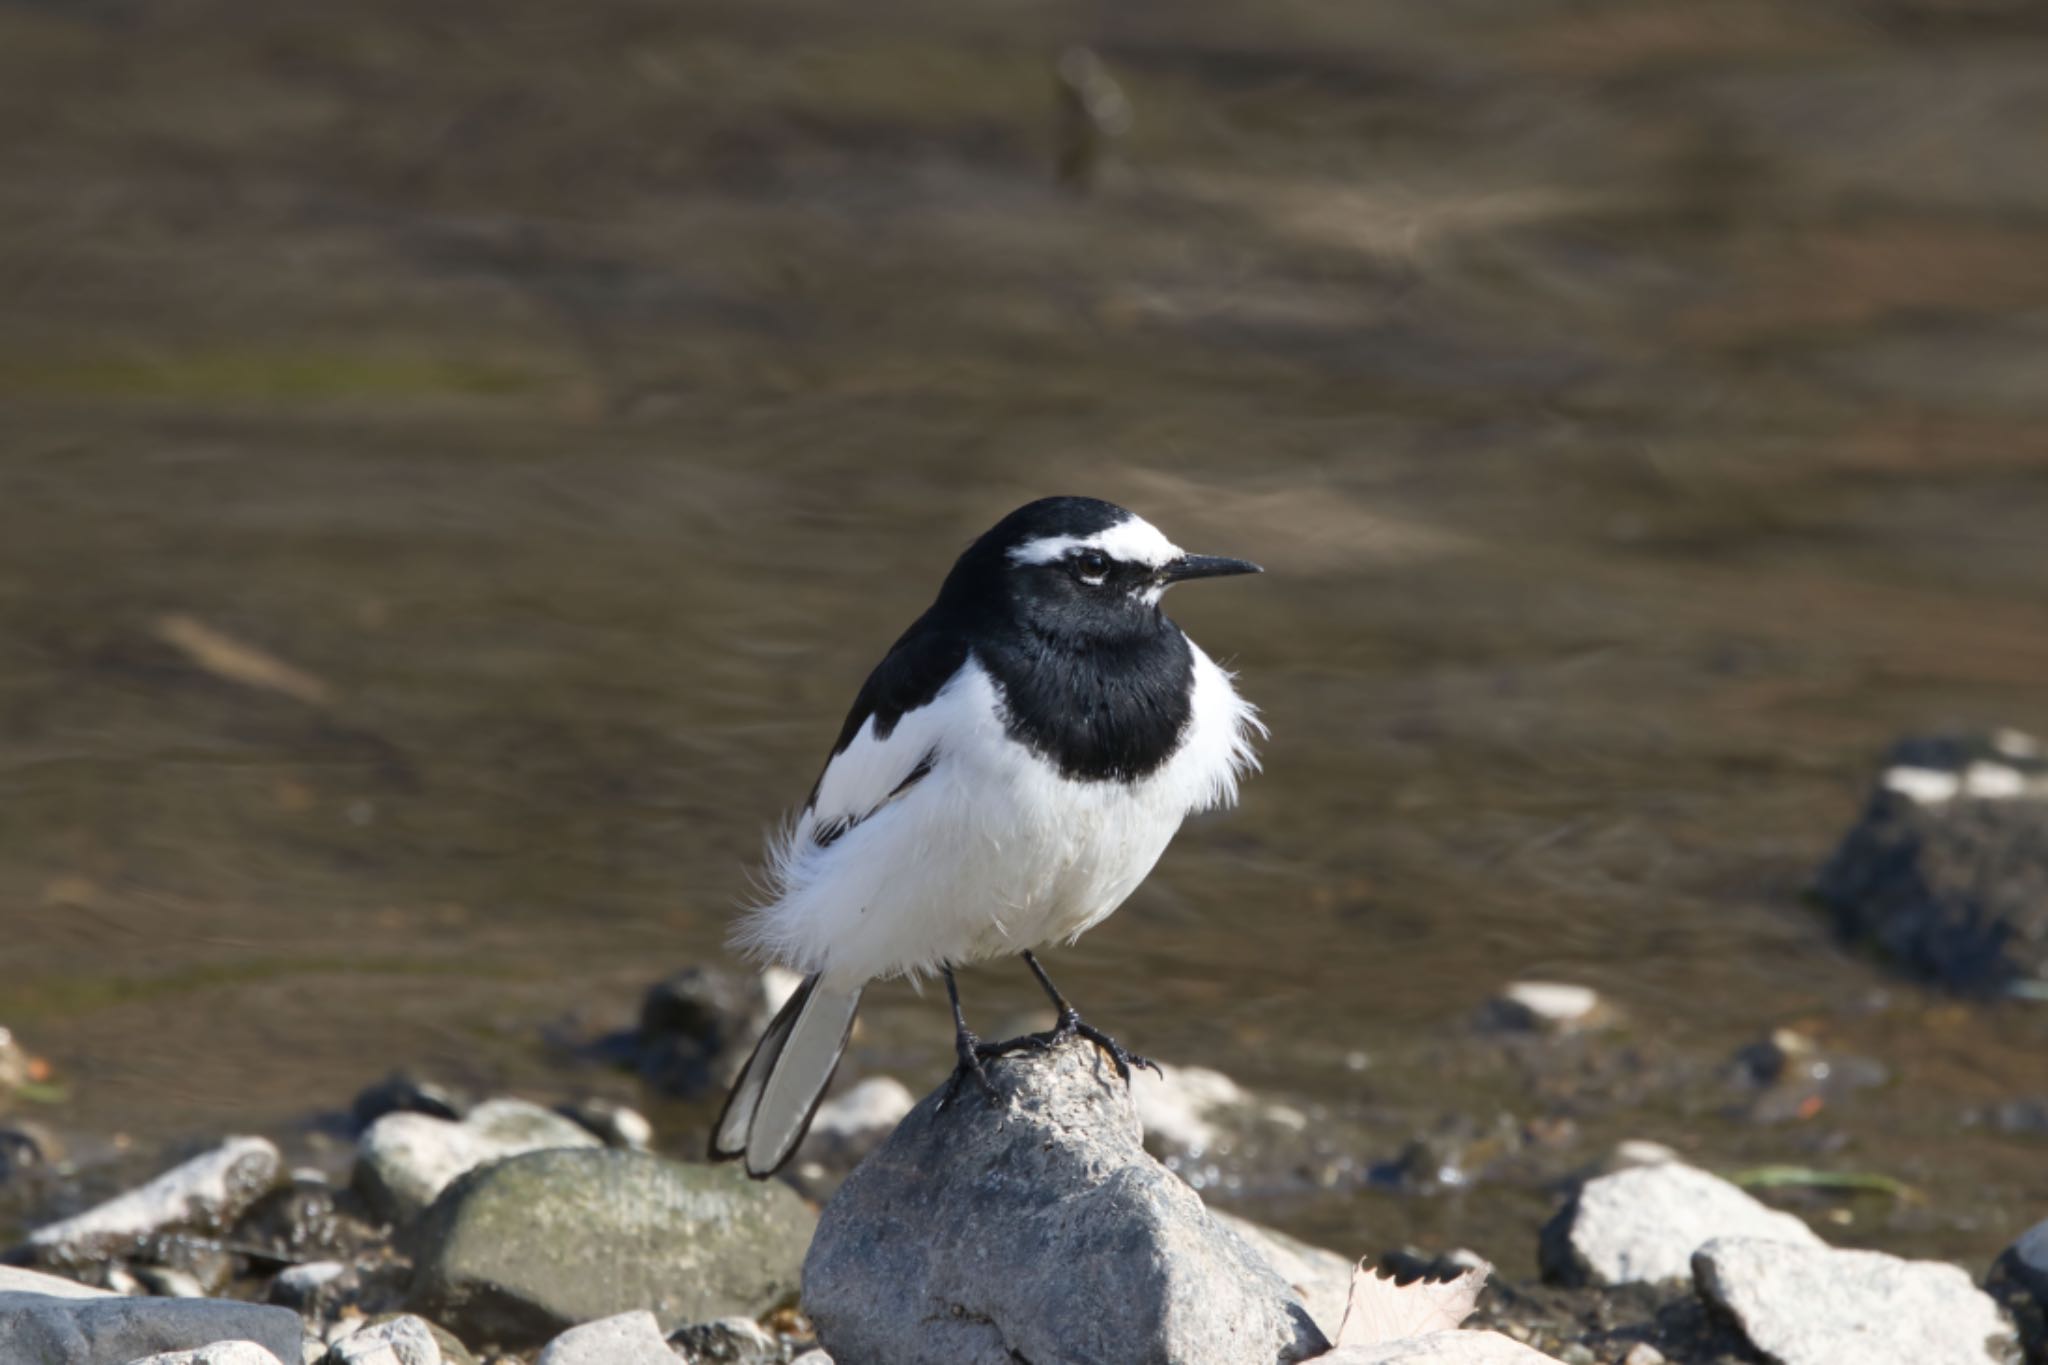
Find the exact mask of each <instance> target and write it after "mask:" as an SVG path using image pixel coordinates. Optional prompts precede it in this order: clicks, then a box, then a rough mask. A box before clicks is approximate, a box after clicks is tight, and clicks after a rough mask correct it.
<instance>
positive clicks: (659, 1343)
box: [534, 1311, 678, 1365]
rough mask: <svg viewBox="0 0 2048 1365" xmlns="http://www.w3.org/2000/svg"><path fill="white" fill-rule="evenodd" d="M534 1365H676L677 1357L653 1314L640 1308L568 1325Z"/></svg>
mask: <svg viewBox="0 0 2048 1365" xmlns="http://www.w3.org/2000/svg"><path fill="white" fill-rule="evenodd" d="M534 1365H678V1357H677V1355H676V1353H675V1352H674V1351H671V1350H670V1349H669V1348H668V1341H667V1339H666V1338H664V1337H663V1336H662V1334H661V1324H660V1323H658V1322H656V1321H655V1320H654V1314H652V1313H648V1312H644V1311H643V1312H639V1313H621V1314H619V1315H618V1316H617V1317H615V1318H599V1319H598V1320H597V1321H596V1322H586V1323H584V1324H583V1325H582V1326H581V1327H571V1328H570V1329H569V1330H568V1331H566V1332H564V1333H562V1335H560V1336H558V1337H556V1338H555V1339H554V1340H553V1341H551V1342H549V1343H548V1345H547V1349H546V1350H544V1351H542V1352H541V1353H540V1358H539V1359H538V1360H537V1361H535V1362H534Z"/></svg>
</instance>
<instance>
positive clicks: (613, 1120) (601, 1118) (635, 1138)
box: [556, 1099, 654, 1152]
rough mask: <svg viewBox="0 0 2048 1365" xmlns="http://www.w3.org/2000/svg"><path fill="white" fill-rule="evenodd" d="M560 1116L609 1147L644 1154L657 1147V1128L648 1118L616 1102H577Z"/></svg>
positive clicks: (569, 1105) (560, 1110) (595, 1100)
mask: <svg viewBox="0 0 2048 1365" xmlns="http://www.w3.org/2000/svg"><path fill="white" fill-rule="evenodd" d="M556 1112H558V1113H560V1114H561V1116H562V1117H563V1118H565V1119H568V1120H569V1121H570V1122H572V1123H574V1124H576V1125H577V1126H578V1127H580V1128H582V1129H583V1130H584V1131H585V1132H587V1133H589V1134H590V1135H591V1136H592V1137H594V1138H596V1139H597V1140H598V1141H600V1142H602V1143H603V1144H604V1145H605V1146H607V1147H622V1148H624V1149H625V1150H627V1151H629V1152H644V1151H646V1150H648V1149H649V1148H650V1147H652V1146H653V1145H654V1125H653V1124H652V1123H651V1122H649V1121H648V1118H647V1116H646V1115H645V1114H643V1113H641V1112H640V1111H639V1110H637V1109H629V1108H627V1107H626V1106H625V1105H623V1104H619V1103H616V1102H614V1101H612V1100H597V1099H588V1100H577V1101H575V1102H574V1103H572V1104H565V1105H563V1106H561V1108H560V1109H559V1110H557V1111H556Z"/></svg>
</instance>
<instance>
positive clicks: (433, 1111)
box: [349, 1071, 469, 1133]
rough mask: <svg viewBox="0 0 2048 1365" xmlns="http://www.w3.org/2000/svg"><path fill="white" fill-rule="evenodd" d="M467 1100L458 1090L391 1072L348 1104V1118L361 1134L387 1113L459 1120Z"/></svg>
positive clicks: (466, 1107) (405, 1074)
mask: <svg viewBox="0 0 2048 1365" xmlns="http://www.w3.org/2000/svg"><path fill="white" fill-rule="evenodd" d="M468 1108H469V1101H468V1099H467V1098H466V1097H464V1096H463V1095H462V1094H460V1093H459V1092H457V1091H454V1090H450V1089H449V1088H448V1087H446V1086H444V1085H439V1084H437V1083H435V1082H433V1081H429V1080H422V1079H421V1078H419V1077H418V1076H414V1075H412V1074H410V1073H409V1072H404V1071H394V1072H392V1073H391V1074H390V1075H389V1076H386V1077H385V1078H384V1079H383V1080H381V1081H378V1082H377V1083H376V1084H375V1085H370V1086H365V1087H364V1088H363V1090H362V1092H361V1093H359V1094H358V1095H357V1096H356V1097H355V1101H354V1102H353V1103H352V1104H350V1105H349V1117H350V1118H351V1119H353V1120H355V1125H356V1131H357V1132H359V1133H360V1132H362V1131H363V1130H364V1129H365V1128H368V1127H369V1126H370V1125H371V1124H373V1123H375V1122H376V1121H377V1120H378V1119H381V1118H383V1117H384V1116H385V1115H386V1114H425V1115H427V1116H429V1117H430V1118H437V1119H459V1118H461V1117H462V1115H463V1112H464V1111H465V1110H467V1109H468Z"/></svg>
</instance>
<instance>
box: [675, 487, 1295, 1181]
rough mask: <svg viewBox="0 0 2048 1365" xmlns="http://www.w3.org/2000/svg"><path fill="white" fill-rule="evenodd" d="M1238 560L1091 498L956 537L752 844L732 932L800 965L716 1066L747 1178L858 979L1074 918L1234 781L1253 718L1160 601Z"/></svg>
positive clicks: (851, 1002) (777, 1154) (1055, 927)
mask: <svg viewBox="0 0 2048 1365" xmlns="http://www.w3.org/2000/svg"><path fill="white" fill-rule="evenodd" d="M1254 571H1256V566H1254V565H1249V564H1245V563H1244V562H1242V561H1239V560H1224V559H1214V558H1209V557H1206V556H1198V555H1187V554H1184V553H1183V552H1182V551H1181V550H1180V549H1179V548H1178V547H1177V546H1175V545H1173V544H1172V543H1171V542H1170V541H1168V540H1167V539H1166V537H1165V536H1164V535H1162V534H1160V532H1159V531H1158V530H1157V529H1156V528H1154V527H1153V526H1152V525H1151V524H1150V523H1148V522H1146V521H1144V520H1143V519H1141V518H1139V517H1137V516H1135V515H1133V514H1132V513H1130V512H1127V511H1125V510H1124V509H1123V508H1121V507H1116V506H1114V505H1112V504H1110V503H1105V502H1098V501H1096V500H1094V499H1091V498H1047V499H1042V500H1041V501H1039V502H1035V503H1031V504H1029V505H1028V506H1026V507H1023V508H1020V509H1019V510H1018V511H1016V512H1013V513H1012V514H1011V515H1010V516H1008V517H1006V518H1004V519H1003V521H1001V522H999V523H998V524H997V525H996V527H995V528H994V529H993V530H991V531H989V532H988V533H987V534H985V535H984V536H982V537H981V538H980V539H979V540H977V541H976V542H975V543H974V544H973V545H972V546H970V547H969V548H968V550H967V551H966V553H965V554H963V555H961V557H960V559H959V562H958V563H956V564H955V565H954V567H953V570H952V572H951V573H950V574H949V575H948V576H947V578H946V581H945V584H944V586H943V587H942V588H941V589H940V592H939V596H938V599H937V600H936V601H935V602H934V603H933V604H932V606H931V607H930V609H929V610H927V611H926V612H925V614H924V615H923V616H921V617H920V618H918V620H917V622H916V623H915V624H913V625H912V626H911V628H910V629H909V630H908V631H906V632H905V633H904V634H903V636H902V638H900V639H899V640H897V641H896V643H895V645H894V647H893V648H891V650H890V651H889V653H888V655H887V656H886V657H884V658H883V660H882V662H881V663H880V664H879V665H877V667H876V668H875V670H874V672H873V673H872V674H870V675H869V677H868V679H867V682H866V684H865V685H864V686H863V687H862V688H861V691H860V694H859V696H858V697H857V698H856V699H855V701H854V704H853V708H852V710H851V711H850V712H849V713H848V715H847V718H846V723H845V725H844V726H843V727H842V728H841V730H840V734H839V738H838V742H837V743H836V744H835V745H834V747H833V750H832V754H831V756H830V758H828V759H827V761H826V763H825V767H824V770H823V771H822V772H821V773H820V774H819V776H818V780H817V783H816V785H815V786H814V787H813V788H812V791H811V795H810V799H809V800H808V801H807V802H806V803H805V805H804V808H803V810H802V812H801V813H800V814H799V815H798V817H797V818H796V820H795V821H794V822H793V823H791V824H790V825H789V826H787V827H786V828H785V829H783V830H781V831H778V833H777V835H776V836H775V837H774V838H773V839H771V841H770V847H769V858H768V865H767V868H766V869H765V870H766V874H767V875H766V881H767V883H768V885H767V886H766V887H765V888H764V890H765V891H766V892H767V893H768V894H767V895H765V896H764V897H763V901H762V903H760V904H758V905H756V906H755V907H754V909H753V910H752V911H751V912H750V913H749V914H748V916H747V917H746V919H745V921H744V922H743V923H742V925H741V926H740V928H739V930H738V931H737V932H736V934H735V935H734V938H735V942H736V943H737V944H738V946H740V947H741V948H743V949H744V950H746V951H748V952H749V953H750V954H751V955H754V956H757V957H761V958H766V959H770V960H773V961H777V962H781V963H784V964H786V965H789V966H792V967H794V968H796V969H797V970H799V971H802V972H804V973H806V976H805V979H804V982H803V985H802V986H801V987H799V988H798V990H797V991H796V993H795V994H794V995H792V996H791V997H790V998H789V1000H788V1002H787V1003H786V1004H784V1006H783V1007H782V1009H781V1011H780V1012H779V1013H778V1014H777V1015H776V1016H775V1020H774V1022H773V1023H771V1024H770V1025H769V1026H768V1030H767V1032H766V1033H765V1034H764V1035H763V1036H762V1038H761V1041H760V1043H759V1045H758V1046H757V1047H756V1048H755V1049H754V1053H753V1056H752V1057H751V1058H750V1059H749V1060H748V1062H747V1065H746V1069H745V1070H744V1071H742V1072H741V1074H740V1077H739V1080H738V1081H737V1082H736V1083H735V1085H734V1086H733V1091H732V1094H731V1096H730V1097H729V1098H728V1099H727V1101H726V1105H725V1110H724V1112H723V1113H722V1114H720V1116H719V1120H718V1124H717V1126H716V1128H715V1129H714V1130H713V1132H712V1139H711V1155H712V1156H713V1157H714V1158H722V1159H723V1158H740V1159H744V1160H745V1162H746V1169H747V1171H748V1173H749V1174H751V1175H754V1176H757V1177H765V1176H767V1175H770V1174H772V1173H773V1172H774V1171H775V1170H776V1169H777V1168H778V1167H780V1166H781V1165H782V1164H783V1163H784V1162H785V1161H787V1160H788V1159H789V1157H790V1156H791V1155H792V1154H793V1153H794V1152H795V1150H796V1147H797V1144H798V1143H799V1142H801V1141H802V1140H803V1135H804V1132H805V1130H806V1129H807V1128H808V1127H809V1126H810V1122H811V1117H812V1115H813V1114H815V1113H816V1111H817V1108H818V1105H819V1103H820V1101H821V1100H822V1098H823V1096H824V1093H825V1090H826V1087H827V1086H828V1085H829V1084H830V1083H831V1079H832V1075H833V1072H834V1071H835V1069H836V1068H837V1067H838V1064H839V1059H840V1056H841V1054H842V1053H843V1052H844V1051H845V1049H846V1041H847V1037H848V1035H849V1033H850V1032H851V1030H852V1027H853V1018H854V1014H855V1012H856V1011H857V1010H858V1009H859V1006H860V997H861V991H862V989H863V987H864V986H865V985H866V984H867V983H868V982H869V981H871V980H875V979H877V978H884V977H891V976H905V975H907V976H911V977H913V978H915V977H918V976H922V975H925V974H928V973H934V972H939V971H942V970H948V969H950V968H952V967H957V966H961V965H965V964H967V963H970V962H975V961H979V960H983V959H987V958H992V957H1007V956H1013V955H1015V954H1017V953H1020V952H1023V951H1025V950H1028V949H1032V948H1036V947H1038V946H1040V945H1042V944H1046V943H1050V942H1054V941H1058V940H1072V939H1074V938H1077V937H1079V936H1080V935H1081V934H1082V933H1083V932H1084V931H1085V930H1087V929H1088V928H1089V927H1091V926H1092V925H1094V924H1096V923H1098V922H1100V921H1101V920H1102V919H1103V918H1104V917H1106V916H1107V915H1108V914H1109V913H1110V912H1111V911H1113V910H1115V909H1116V907H1117V906H1118V905H1120V904H1121V903H1122V902H1123V900H1124V899H1125V897H1127V896H1128V895H1130V893H1131V892H1132V891H1133V890H1135V889H1136V888H1137V886H1138V884H1139V883H1140V882H1142V881H1143V880H1144V879H1145V877H1146V875H1147V874H1148V873H1149V872H1150V871H1151V869H1152V866H1153V864H1154V863H1155V862H1157V861H1158V858H1159V856H1160V854H1161V853H1162V852H1164V851H1165V848H1166V845H1167V843H1168V842H1169V841H1170V840H1171V839H1172V837H1173V834H1174V832H1175V831H1176V830H1177V829H1178V828H1179V827H1180V824H1181V821H1182V819H1183V818H1184V817H1186V816H1187V815H1189V814H1191V813H1193V812H1195V811H1200V810H1206V809H1209V808H1211V807H1215V806H1222V805H1229V804H1231V803H1232V802H1233V801H1235V799H1236V796H1237V787H1238V782H1239V780H1240V778H1241V777H1242V776H1243V775H1244V774H1245V773H1246V772H1248V771H1250V770H1252V769H1254V768H1256V767H1257V759H1256V757H1255V755H1254V754H1253V751H1252V738H1253V736H1254V735H1255V734H1262V733H1263V732H1264V727H1263V726H1261V725H1260V724H1259V721H1258V718H1257V714H1256V712H1255V710H1254V709H1253V708H1252V706H1251V705H1250V704H1249V703H1247V702H1245V701H1244V700H1243V699H1242V698H1240V697H1239V696H1238V695H1237V692H1236V690H1235V689H1234V688H1233V687H1232V686H1231V679H1230V675H1229V674H1228V673H1226V672H1225V671H1224V670H1223V669H1221V668H1219V667H1218V666H1217V665H1216V664H1215V663H1214V662H1213V661H1212V660H1211V659H1210V658H1209V656H1208V655H1206V654H1204V653H1203V652H1202V651H1201V650H1200V649H1199V648H1198V647H1196V646H1195V645H1194V643H1193V642H1192V641H1190V640H1189V639H1188V638H1187V636H1186V635H1184V634H1182V633H1181V630H1180V628H1179V627H1178V626H1176V625H1175V624H1174V623H1173V622H1172V621H1171V620H1169V619H1168V618H1167V617H1166V615H1165V614H1164V613H1163V612H1162V611H1161V610H1160V609H1159V600H1160V597H1161V595H1162V594H1163V593H1164V592H1165V590H1166V588H1167V587H1169V586H1170V585H1171V584H1173V583H1175V582H1178V581H1181V580H1183V579H1187V578H1198V577H1208V576H1213V575H1218V574H1226V573H1244V572H1254Z"/></svg>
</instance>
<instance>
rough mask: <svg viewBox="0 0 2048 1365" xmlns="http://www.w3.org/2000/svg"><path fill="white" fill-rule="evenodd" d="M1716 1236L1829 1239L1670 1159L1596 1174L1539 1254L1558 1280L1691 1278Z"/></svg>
mask: <svg viewBox="0 0 2048 1365" xmlns="http://www.w3.org/2000/svg"><path fill="white" fill-rule="evenodd" d="M1715 1237H1760V1238H1774V1239H1777V1240H1780V1241H1785V1242H1791V1243H1794V1244H1796V1245H1802V1246H1808V1247H1824V1246H1825V1245H1826V1244H1825V1243H1824V1242H1822V1241H1821V1239H1820V1236H1819V1235H1818V1234H1817V1233H1815V1232H1814V1230H1813V1229H1812V1228H1810V1227H1808V1226H1807V1225H1806V1224H1805V1223H1804V1222H1802V1221H1801V1220H1799V1219H1798V1218H1796V1217H1794V1216H1793V1215H1791V1214H1789V1213H1780V1212H1778V1211H1777V1210H1776V1209H1772V1208H1768V1207H1766V1206H1765V1205H1763V1204H1760V1203H1758V1202H1757V1201H1756V1200H1755V1199H1753V1198H1751V1197H1750V1196H1749V1195H1748V1194H1746V1193H1744V1192H1743V1191H1742V1190H1740V1189H1737V1188H1736V1187H1735V1186H1734V1185H1731V1184H1729V1183H1728V1182H1727V1181H1725V1180H1722V1179H1721V1178H1720V1177H1718V1176H1713V1175H1709V1174H1707V1173H1706V1172H1705V1171H1702V1170H1697V1169H1695V1168H1693V1167H1691V1166H1687V1165H1683V1164H1681V1163H1678V1162H1671V1161H1667V1162H1661V1163H1659V1164H1656V1165H1651V1166H1635V1167H1631V1168H1629V1169H1627V1170H1621V1171H1616V1172H1614V1173H1613V1174H1611V1175H1603V1176H1596V1177H1595V1178H1593V1179H1591V1180H1588V1181H1587V1182H1586V1183H1585V1184H1584V1185H1582V1186H1580V1188H1579V1191H1578V1193H1577V1194H1575V1195H1574V1196H1573V1197H1572V1198H1571V1199H1570V1200H1569V1201H1567V1203H1566V1204H1565V1206H1564V1207H1563V1208H1562V1209H1560V1210H1559V1211H1558V1213H1557V1215H1556V1216H1555V1217H1554V1218H1552V1219H1551V1220H1550V1222H1549V1223H1548V1224H1546V1225H1545V1227H1544V1229H1543V1235H1542V1241H1541V1244H1540V1246H1539V1252H1538V1256H1539V1260H1540V1261H1541V1263H1542V1266H1543V1274H1544V1278H1546V1279H1548V1280H1551V1281H1553V1282H1555V1283H1560V1284H1567V1285H1579V1284H1586V1283H1591V1284H1596V1285H1620V1284H1656V1283H1661V1282H1664V1281H1667V1280H1684V1279H1686V1278H1688V1277H1689V1276H1690V1275H1691V1273H1692V1254H1693V1252H1694V1251H1695V1250H1697V1249H1698V1248H1699V1247H1700V1245H1701V1244H1702V1243H1704V1242H1707V1241H1709V1240H1711V1239H1713V1238H1715Z"/></svg>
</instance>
